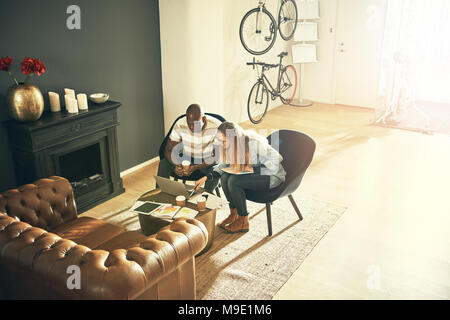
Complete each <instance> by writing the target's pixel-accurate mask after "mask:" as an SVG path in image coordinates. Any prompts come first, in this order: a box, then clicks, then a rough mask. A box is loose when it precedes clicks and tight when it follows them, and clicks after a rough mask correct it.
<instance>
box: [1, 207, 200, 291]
mask: <svg viewBox="0 0 450 320" xmlns="http://www.w3.org/2000/svg"><path fill="white" fill-rule="evenodd" d="M207 240H208V232H207V230H206V228H205V226H204V225H203V224H202V223H201V222H200V221H198V220H195V219H185V218H180V219H177V220H175V221H174V222H173V223H171V224H170V225H168V226H166V227H164V228H162V229H161V230H160V231H159V232H157V233H156V234H154V235H152V236H150V237H148V238H147V239H146V240H144V241H143V242H141V243H140V244H139V245H138V246H136V247H132V248H129V249H118V250H114V251H111V252H108V251H104V250H91V249H89V248H87V247H85V246H82V245H78V244H76V243H74V242H73V241H70V240H66V239H62V238H61V237H59V236H58V235H56V234H53V233H50V232H47V231H45V230H43V229H40V228H36V227H32V226H30V225H29V224H27V223H24V222H21V221H19V220H17V219H14V218H12V217H9V216H7V215H5V214H2V213H0V266H4V265H11V266H12V268H8V270H9V271H8V272H10V273H12V274H3V276H4V278H5V281H11V282H12V283H16V281H15V278H16V279H17V278H20V277H22V276H23V275H21V274H19V273H15V272H14V270H22V272H23V270H27V271H28V272H29V273H32V274H33V275H34V276H35V278H36V279H37V281H38V282H39V283H36V282H35V283H33V284H31V283H29V285H30V286H39V285H40V286H43V290H42V291H43V292H52V295H53V296H57V297H60V298H66V299H133V298H135V297H138V296H139V295H140V294H141V293H143V292H145V291H146V290H147V289H149V288H150V287H152V286H153V285H155V284H156V283H157V282H158V281H159V280H161V279H162V278H163V277H164V276H165V275H168V274H169V273H171V272H172V271H174V270H176V269H177V268H178V267H180V266H181V265H183V264H184V263H185V262H187V261H189V260H190V259H193V257H194V256H195V255H196V254H197V253H199V252H200V251H201V250H202V249H203V248H204V247H205V245H206V243H207ZM69 266H78V267H79V270H80V273H79V274H80V284H81V288H80V289H72V290H71V289H68V287H67V280H68V278H69V277H70V274H68V268H69ZM23 289H24V290H26V288H23ZM6 295H8V293H6Z"/></svg>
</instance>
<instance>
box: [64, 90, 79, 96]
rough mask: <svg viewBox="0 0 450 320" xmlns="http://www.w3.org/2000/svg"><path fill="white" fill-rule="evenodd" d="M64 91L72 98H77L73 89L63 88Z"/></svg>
mask: <svg viewBox="0 0 450 320" xmlns="http://www.w3.org/2000/svg"><path fill="white" fill-rule="evenodd" d="M64 92H65V93H66V94H67V95H69V96H71V97H72V98H74V99H76V98H77V97H76V96H75V90H72V89H67V88H64Z"/></svg>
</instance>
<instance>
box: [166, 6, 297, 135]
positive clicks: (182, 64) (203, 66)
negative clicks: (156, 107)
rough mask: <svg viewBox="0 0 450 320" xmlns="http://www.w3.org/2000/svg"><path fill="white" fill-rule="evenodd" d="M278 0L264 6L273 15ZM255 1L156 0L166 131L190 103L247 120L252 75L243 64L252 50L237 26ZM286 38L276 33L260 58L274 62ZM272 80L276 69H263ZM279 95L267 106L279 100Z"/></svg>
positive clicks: (284, 47)
mask: <svg viewBox="0 0 450 320" xmlns="http://www.w3.org/2000/svg"><path fill="white" fill-rule="evenodd" d="M277 2H278V1H267V4H266V7H267V8H268V10H269V11H271V12H272V14H273V15H274V17H275V19H276V17H277V15H278V14H277V13H276V9H277ZM256 4H257V1H255V0H163V1H160V2H159V10H160V32H161V64H162V81H163V103H164V124H165V129H166V132H167V130H168V129H169V128H170V126H171V124H172V123H173V121H174V120H175V119H176V117H177V116H178V115H180V114H182V113H184V112H185V110H186V107H187V106H188V105H189V104H191V103H199V104H201V105H202V106H203V108H204V111H206V112H214V113H219V114H222V115H223V116H224V117H225V118H226V119H227V120H233V121H238V122H241V121H245V120H248V116H247V98H248V94H249V92H250V89H251V87H252V85H253V83H254V82H255V81H256V74H255V72H254V71H253V70H252V68H251V67H250V66H247V65H246V64H245V63H246V62H248V61H251V60H252V55H251V54H250V53H248V52H247V51H245V49H244V48H243V47H242V45H241V42H240V40H239V25H240V22H241V19H242V17H243V16H244V14H245V13H246V12H247V11H248V10H250V9H251V8H254V7H255V6H256ZM289 48H290V46H289V43H288V42H286V41H283V40H282V39H281V37H280V36H279V34H278V37H277V41H276V43H275V45H274V47H273V48H272V49H271V50H270V51H269V52H268V53H267V54H265V55H262V56H257V59H258V60H260V61H264V62H268V63H277V62H278V58H277V57H276V56H277V54H279V53H280V52H281V51H288V52H289V56H288V57H287V58H286V57H285V58H284V60H283V61H284V63H286V64H287V63H290V62H291V61H292V58H291V57H290V49H289ZM267 75H268V77H269V78H270V79H271V80H272V79H273V78H276V76H277V71H276V70H270V71H269V72H268V73H267ZM280 104H281V102H280V101H279V99H277V100H276V101H271V102H270V104H269V107H271V108H273V107H274V106H278V105H280Z"/></svg>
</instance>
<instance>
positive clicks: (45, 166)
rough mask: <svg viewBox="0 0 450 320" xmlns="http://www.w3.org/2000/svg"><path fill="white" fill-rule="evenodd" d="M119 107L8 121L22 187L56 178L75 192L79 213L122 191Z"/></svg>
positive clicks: (96, 107)
mask: <svg viewBox="0 0 450 320" xmlns="http://www.w3.org/2000/svg"><path fill="white" fill-rule="evenodd" d="M119 106H120V103H118V102H114V101H108V102H106V103H105V104H101V105H97V104H89V109H88V110H86V111H80V112H79V113H78V114H70V113H67V112H65V111H62V112H58V113H47V114H44V115H43V116H42V118H41V119H40V120H38V121H35V122H31V123H18V122H15V121H13V120H10V121H7V122H5V125H6V127H7V128H8V134H9V141H10V146H11V149H12V151H13V158H14V162H15V170H16V178H17V183H18V185H23V184H26V183H30V182H33V181H35V180H37V179H40V178H45V177H49V176H52V175H57V176H61V177H65V178H67V179H68V180H69V181H70V183H71V185H72V187H73V190H74V194H75V201H76V204H77V209H78V213H82V212H84V211H86V210H88V209H90V208H92V207H94V206H96V205H98V204H100V203H101V202H104V201H106V200H108V199H110V198H112V197H115V196H117V195H118V194H120V193H122V192H124V189H123V186H122V179H121V178H120V173H119V164H118V148H117V134H116V127H117V125H118V124H119V123H118V121H117V108H118V107H119Z"/></svg>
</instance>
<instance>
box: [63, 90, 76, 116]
mask: <svg viewBox="0 0 450 320" xmlns="http://www.w3.org/2000/svg"><path fill="white" fill-rule="evenodd" d="M64 99H65V101H66V109H67V112H69V113H78V104H77V100H75V99H74V98H72V95H68V94H66V95H64Z"/></svg>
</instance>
